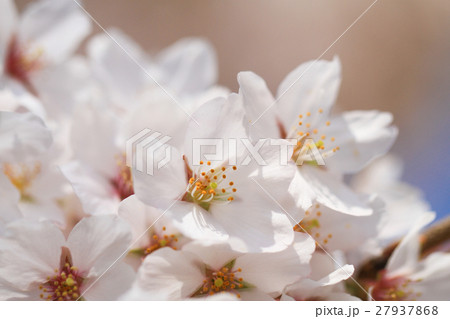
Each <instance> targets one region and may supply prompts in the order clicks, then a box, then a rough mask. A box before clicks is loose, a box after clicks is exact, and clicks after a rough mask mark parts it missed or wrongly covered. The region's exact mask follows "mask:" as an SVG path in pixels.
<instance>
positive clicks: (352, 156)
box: [320, 111, 398, 173]
mask: <svg viewBox="0 0 450 319" xmlns="http://www.w3.org/2000/svg"><path fill="white" fill-rule="evenodd" d="M391 122H392V114H391V113H387V112H378V111H353V112H346V113H344V114H343V115H342V116H341V117H337V118H334V119H332V120H331V125H330V126H325V128H324V129H321V130H320V132H321V134H325V135H326V136H329V137H331V136H332V137H334V138H335V142H332V143H333V146H339V151H337V152H336V153H334V154H333V156H330V157H329V158H327V159H326V165H327V167H328V168H330V169H333V170H336V171H338V172H340V173H355V172H357V171H360V170H361V169H362V168H363V167H364V166H366V165H367V164H368V163H370V162H371V161H372V160H373V159H375V158H377V157H379V156H382V155H384V154H385V153H386V152H387V151H388V150H389V149H390V148H391V146H392V144H393V143H394V141H395V139H396V137H397V133H398V130H397V128H396V127H395V126H391ZM334 144H335V145H334Z"/></svg>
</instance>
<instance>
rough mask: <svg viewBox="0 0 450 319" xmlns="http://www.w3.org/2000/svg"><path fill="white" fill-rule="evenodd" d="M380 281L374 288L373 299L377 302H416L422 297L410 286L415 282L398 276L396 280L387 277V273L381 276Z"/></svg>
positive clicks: (383, 272) (382, 273)
mask: <svg viewBox="0 0 450 319" xmlns="http://www.w3.org/2000/svg"><path fill="white" fill-rule="evenodd" d="M379 278H380V279H378V281H377V282H376V283H375V285H373V287H372V293H371V294H372V297H373V299H375V300H377V301H404V300H409V301H415V300H416V299H417V297H420V296H421V293H420V292H417V293H416V292H414V291H413V289H411V287H410V286H409V284H410V283H411V282H418V281H420V280H417V281H413V280H411V279H408V278H405V277H402V276H398V277H394V278H388V277H386V271H385V270H383V271H381V273H380V274H379Z"/></svg>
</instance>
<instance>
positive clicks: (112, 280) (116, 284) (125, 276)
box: [80, 261, 136, 301]
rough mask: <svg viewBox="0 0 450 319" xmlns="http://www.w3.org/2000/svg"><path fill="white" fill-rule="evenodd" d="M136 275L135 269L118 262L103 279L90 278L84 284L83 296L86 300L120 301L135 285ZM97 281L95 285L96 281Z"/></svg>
mask: <svg viewBox="0 0 450 319" xmlns="http://www.w3.org/2000/svg"><path fill="white" fill-rule="evenodd" d="M135 277H136V274H135V272H134V271H133V269H132V268H131V267H130V266H128V265H127V264H124V263H123V262H121V261H120V262H117V263H116V264H115V265H114V266H112V267H111V268H110V269H108V271H107V272H106V273H105V274H104V275H103V276H101V277H92V278H88V279H87V280H86V281H85V282H83V286H82V287H83V288H84V289H85V291H83V288H81V291H80V292H81V295H82V296H83V298H85V299H86V300H98V301H111V300H118V299H119V297H120V296H121V295H122V294H123V293H125V292H126V291H127V290H128V289H129V288H130V287H131V285H132V284H133V280H134V279H135ZM95 280H97V281H96V282H95V283H94V281H95Z"/></svg>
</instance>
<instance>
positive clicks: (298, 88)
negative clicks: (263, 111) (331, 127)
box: [275, 58, 341, 132]
mask: <svg viewBox="0 0 450 319" xmlns="http://www.w3.org/2000/svg"><path fill="white" fill-rule="evenodd" d="M340 82H341V64H340V62H339V59H337V58H335V59H334V60H333V61H325V60H317V61H310V62H307V63H304V64H301V65H300V66H299V67H297V68H296V69H295V70H294V71H292V72H291V73H289V74H288V75H287V76H286V78H285V79H284V80H283V82H281V84H280V86H279V88H278V92H277V99H278V102H277V106H275V107H276V108H277V115H278V116H279V118H280V120H281V122H282V123H283V124H284V126H285V129H286V131H288V132H289V131H290V130H291V129H292V127H293V126H297V122H298V117H299V115H300V114H302V115H303V116H306V115H307V113H308V112H310V113H311V115H310V116H309V118H308V121H309V123H311V125H312V126H313V127H314V126H316V125H317V124H318V123H319V122H322V121H325V119H326V118H327V115H328V114H329V112H330V109H331V107H332V106H333V104H334V103H335V100H336V97H337V94H338V90H339V85H340ZM319 109H321V110H322V113H319Z"/></svg>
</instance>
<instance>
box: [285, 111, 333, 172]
mask: <svg viewBox="0 0 450 319" xmlns="http://www.w3.org/2000/svg"><path fill="white" fill-rule="evenodd" d="M318 112H319V115H321V114H322V113H323V110H322V109H319V111H318ZM310 116H311V112H307V113H306V115H303V114H300V115H299V116H298V117H299V122H298V125H297V126H295V127H293V128H292V130H291V132H290V134H288V137H289V138H294V139H297V144H296V146H295V147H294V151H293V154H292V160H293V161H294V162H295V163H296V164H297V165H302V164H303V163H306V164H310V165H324V163H323V159H325V158H327V157H329V156H331V155H332V154H333V153H335V152H337V151H338V150H339V146H335V145H334V142H335V140H336V139H335V138H334V137H327V136H326V135H325V134H323V133H321V132H320V131H319V129H318V128H313V127H312V126H311V123H310V122H309V121H308V119H309V118H310ZM325 125H326V126H330V125H331V122H330V121H327V122H325Z"/></svg>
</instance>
